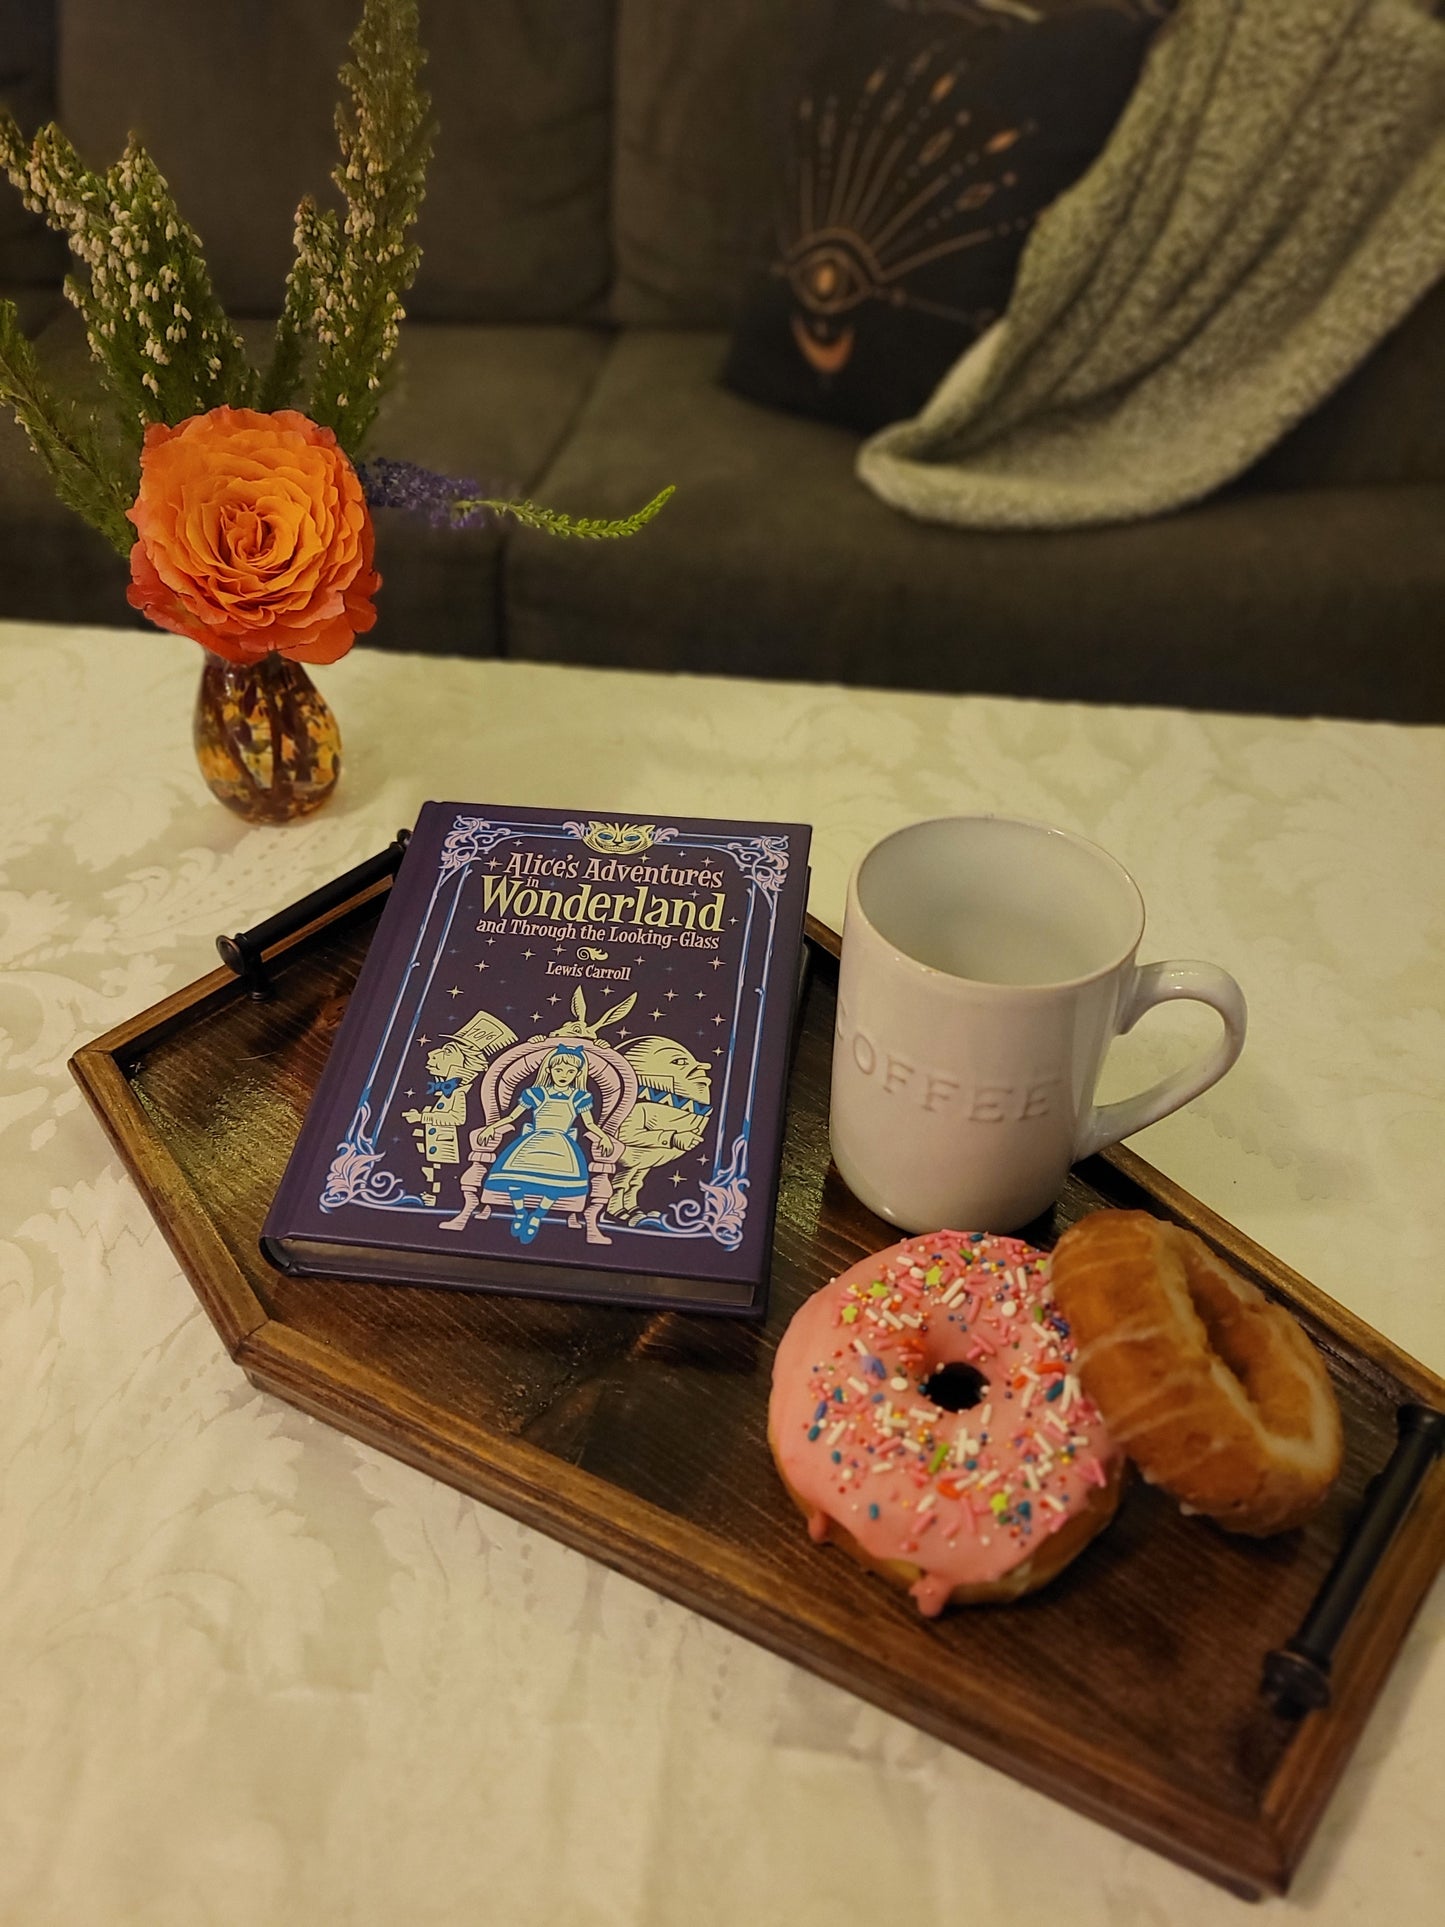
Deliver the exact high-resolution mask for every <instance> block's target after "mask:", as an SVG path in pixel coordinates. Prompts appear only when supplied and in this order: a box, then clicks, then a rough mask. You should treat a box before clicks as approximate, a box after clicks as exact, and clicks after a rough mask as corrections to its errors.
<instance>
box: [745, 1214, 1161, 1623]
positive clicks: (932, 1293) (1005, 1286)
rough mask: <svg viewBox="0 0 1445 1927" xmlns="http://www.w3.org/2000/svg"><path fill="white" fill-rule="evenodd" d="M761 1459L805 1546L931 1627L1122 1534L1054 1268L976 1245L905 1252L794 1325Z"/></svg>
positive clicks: (930, 1241)
mask: <svg viewBox="0 0 1445 1927" xmlns="http://www.w3.org/2000/svg"><path fill="white" fill-rule="evenodd" d="M768 1442H769V1444H770V1445H771V1447H772V1452H773V1458H774V1460H775V1461H776V1463H777V1467H778V1471H779V1473H780V1474H781V1476H782V1479H783V1483H784V1485H786V1487H787V1489H788V1492H789V1493H790V1495H791V1497H792V1499H793V1502H794V1504H795V1505H797V1506H798V1508H799V1510H800V1511H802V1512H803V1513H804V1514H805V1515H806V1517H807V1520H808V1530H809V1532H810V1534H811V1535H812V1537H813V1538H814V1539H815V1540H817V1541H819V1542H820V1543H821V1542H822V1541H823V1540H825V1539H832V1540H833V1541H834V1542H835V1543H837V1544H838V1545H840V1546H841V1547H843V1549H844V1550H845V1551H847V1552H849V1553H851V1554H852V1556H853V1557H854V1558H855V1559H857V1560H859V1561H860V1562H861V1563H862V1564H863V1565H865V1566H868V1567H870V1568H871V1569H872V1570H873V1571H875V1572H879V1573H881V1574H882V1575H883V1576H884V1577H885V1578H887V1579H889V1580H891V1581H892V1582H893V1583H894V1584H895V1585H899V1586H903V1587H906V1588H907V1590H908V1591H909V1592H911V1593H912V1595H913V1597H914V1599H915V1600H916V1601H917V1602H918V1607H919V1610H920V1611H921V1612H923V1613H924V1614H926V1615H927V1616H928V1617H930V1618H931V1617H932V1616H933V1615H934V1614H936V1613H939V1612H941V1611H942V1610H943V1608H944V1606H945V1605H948V1604H949V1603H950V1602H952V1603H954V1604H979V1603H982V1602H984V1601H988V1600H1007V1599H1017V1598H1018V1597H1019V1596H1020V1595H1021V1594H1023V1593H1026V1592H1032V1591H1034V1590H1035V1589H1036V1588H1037V1587H1039V1586H1042V1585H1044V1584H1046V1583H1047V1581H1048V1580H1050V1579H1052V1578H1053V1577H1054V1575H1055V1574H1056V1573H1057V1572H1060V1571H1062V1569H1063V1568H1064V1567H1065V1566H1066V1565H1067V1564H1068V1562H1069V1561H1070V1560H1071V1559H1072V1558H1073V1557H1074V1556H1075V1554H1076V1553H1079V1552H1082V1550H1083V1549H1084V1547H1085V1546H1086V1545H1087V1544H1088V1542H1089V1541H1090V1539H1092V1538H1093V1537H1094V1535H1095V1533H1096V1532H1098V1531H1099V1530H1100V1529H1101V1528H1102V1527H1103V1526H1105V1525H1107V1524H1108V1522H1109V1520H1110V1519H1111V1518H1112V1517H1113V1514H1114V1509H1115V1507H1116V1505H1117V1504H1118V1499H1119V1487H1120V1481H1121V1479H1122V1476H1123V1471H1124V1460H1123V1457H1122V1455H1121V1454H1120V1453H1119V1452H1118V1451H1117V1450H1116V1449H1115V1448H1114V1447H1113V1446H1112V1445H1111V1443H1110V1441H1109V1439H1108V1436H1107V1435H1106V1433H1105V1431H1104V1427H1103V1423H1102V1421H1101V1420H1100V1417H1099V1413H1098V1411H1097V1409H1096V1407H1095V1406H1094V1404H1093V1402H1092V1401H1091V1400H1090V1399H1089V1398H1088V1396H1087V1395H1086V1394H1085V1393H1084V1391H1083V1389H1082V1387H1081V1386H1080V1383H1079V1380H1078V1377H1077V1374H1076V1372H1075V1365H1074V1352H1073V1347H1072V1345H1071V1343H1070V1339H1069V1334H1068V1328H1067V1326H1066V1325H1065V1324H1064V1322H1063V1320H1062V1318H1061V1317H1060V1316H1059V1314H1058V1312H1057V1310H1056V1309H1055V1307H1054V1305H1053V1303H1052V1300H1051V1298H1050V1295H1049V1289H1048V1259H1047V1258H1046V1257H1045V1256H1044V1254H1043V1253H1042V1252H1039V1251H1035V1250H1033V1249H1032V1247H1031V1246H1029V1245H1026V1244H1024V1243H1022V1242H1021V1241H1020V1240H1019V1239H1017V1238H995V1237H989V1236H986V1235H985V1234H984V1233H982V1232H977V1231H975V1232H961V1231H937V1232H933V1233H931V1234H928V1235H925V1236H921V1237H917V1238H906V1239H905V1240H904V1241H903V1242H902V1243H901V1244H896V1245H890V1246H889V1248H888V1249H887V1250H886V1251H880V1252H878V1253H877V1254H876V1255H875V1256H874V1257H871V1258H865V1259H864V1260H863V1261H862V1263H861V1264H856V1265H854V1266H853V1267H852V1268H851V1270H848V1271H845V1272H844V1273H843V1274H842V1276H841V1277H838V1278H835V1279H834V1280H833V1282H832V1283H831V1284H829V1285H825V1286H824V1287H823V1289H822V1290H821V1291H818V1292H815V1293H814V1295H813V1296H812V1297H811V1298H810V1299H808V1301H807V1302H806V1303H805V1304H804V1305H802V1306H801V1307H800V1308H799V1310H798V1311H797V1312H796V1314H795V1315H794V1317H793V1320H792V1323H791V1324H790V1325H789V1326H788V1329H787V1330H786V1332H784V1334H783V1338H782V1342H781V1344H780V1345H779V1346H778V1353H777V1357H776V1359H775V1360H774V1363H773V1388H772V1397H771V1400H770V1402H769V1405H768Z"/></svg>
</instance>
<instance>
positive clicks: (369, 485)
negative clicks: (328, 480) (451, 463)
mask: <svg viewBox="0 0 1445 1927" xmlns="http://www.w3.org/2000/svg"><path fill="white" fill-rule="evenodd" d="M356 477H357V480H358V481H359V482H360V483H361V486H362V490H363V492H364V493H365V496H366V499H367V502H368V503H369V504H370V506H371V507H372V508H374V509H405V510H407V511H408V512H409V513H410V514H412V515H424V516H425V517H426V519H427V520H428V522H430V523H431V524H432V526H433V528H453V529H477V528H486V527H489V526H490V525H492V524H494V523H496V522H497V521H499V520H500V517H499V516H498V514H497V511H496V510H495V509H494V508H491V507H488V506H486V505H485V504H484V503H482V502H479V501H478V499H477V498H478V497H479V496H481V495H483V494H484V493H486V494H491V495H504V494H506V492H507V491H506V490H505V489H504V488H502V487H500V486H493V487H490V488H488V489H487V490H485V491H484V490H483V488H482V485H481V483H480V482H474V481H472V480H471V478H470V477H468V476H455V475H439V474H438V473H437V472H436V470H435V469H431V468H423V467H422V466H421V465H420V463H418V462H399V461H396V460H395V459H394V458H393V457H392V456H390V455H376V456H373V457H372V459H371V460H370V461H368V462H358V463H357V465H356ZM459 502H466V503H468V504H469V506H467V507H466V508H463V509H458V507H457V504H458V503H459Z"/></svg>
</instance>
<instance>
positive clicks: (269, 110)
mask: <svg viewBox="0 0 1445 1927" xmlns="http://www.w3.org/2000/svg"><path fill="white" fill-rule="evenodd" d="M10 4H20V0H10ZM360 14H361V0H305V4H304V5H286V4H282V0H263V4H253V5H245V6H243V5H239V4H231V5H227V6H223V7H217V6H198V5H196V4H195V0H126V4H125V5H124V6H117V5H116V4H115V0H64V4H63V8H62V12H61V42H60V57H59V82H60V85H59V92H60V109H61V115H60V117H61V121H62V124H63V125H64V127H65V129H66V131H67V133H69V135H70V136H71V138H72V139H73V140H74V141H75V143H76V145H77V146H78V147H79V148H80V151H81V153H82V154H83V155H84V156H85V158H86V159H87V160H88V161H89V162H90V163H91V165H92V166H102V165H108V164H109V163H110V162H111V161H112V160H114V159H115V157H116V155H117V154H118V153H119V152H120V149H121V146H122V144H123V143H124V140H125V136H126V132H127V130H128V129H129V128H134V129H135V130H136V131H137V132H138V133H139V134H140V135H141V136H142V138H143V139H144V140H145V141H146V143H147V145H148V146H149V147H150V149H151V151H152V153H153V154H154V156H155V159H156V162H157V164H158V165H159V167H160V168H161V171H162V172H163V173H164V174H165V175H166V176H167V178H168V179H169V181H170V183H171V186H172V188H173V189H174V190H175V194H176V198H177V200H178V202H179V204H180V206H181V209H182V211H183V212H184V214H185V215H186V217H187V219H188V220H189V221H190V222H191V225H192V226H193V227H194V228H195V229H196V230H197V232H198V233H199V234H200V236H201V239H202V241H203V243H204V244H205V248H206V253H207V258H208V260H209V261H210V264H211V269H212V273H213V275H214V277H215V280H216V284H217V286H218V288H219V289H220V291H221V295H222V298H223V299H224V300H225V301H226V302H227V303H228V304H230V305H231V306H232V307H233V309H234V310H235V311H236V312H239V313H249V314H268V313H274V312H275V310H276V307H277V305H278V304H279V301H280V298H281V289H282V285H283V283H284V280H285V277H286V271H287V268H288V267H289V265H290V262H291V228H292V217H293V215H294V213H295V209H296V203H297V202H298V200H300V198H301V196H302V195H303V194H307V193H310V194H314V195H315V196H316V197H317V198H318V199H327V198H333V190H332V188H331V184H330V175H331V169H332V167H333V166H334V165H335V162H336V144H335V136H334V134H333V132H332V111H333V108H334V105H335V103H336V100H337V98H338V89H337V80H336V74H337V68H338V67H339V65H340V63H341V61H342V59H343V57H344V56H345V52H346V42H347V38H348V36H349V35H350V33H351V32H352V30H353V28H354V27H355V24H356V22H357V20H358V19H359V17H360ZM422 34H423V38H424V41H425V44H426V46H427V49H428V52H429V55H430V58H429V60H428V63H427V66H426V68H425V70H424V76H423V78H424V84H425V86H426V87H427V89H428V91H429V92H430V94H431V96H432V102H433V107H434V111H435V114H436V117H437V120H438V122H439V125H440V130H441V131H440V136H439V139H438V143H437V150H436V154H435V157H434V159H433V162H432V170H431V175H430V186H429V192H428V195H427V200H426V204H425V207H424V208H423V211H422V217H421V223H420V230H419V232H420V237H421V242H422V249H423V253H422V267H421V273H420V276H419V278H418V281H417V285H416V288H415V290H414V291H413V294H412V298H411V300H410V302H409V304H408V305H409V307H410V309H411V312H412V313H413V314H414V315H416V316H418V317H422V318H430V319H433V320H467V321H512V320H536V319H542V320H559V319H564V318H571V317H573V316H576V315H579V314H581V313H583V312H585V311H587V310H589V309H592V308H599V307H600V305H601V303H602V301H603V298H604V296H605V292H606V288H607V284H608V279H609V276H610V271H611V262H610V253H609V243H608V234H607V166H608V154H609V149H610V140H611V122H610V115H609V98H610V92H611V84H612V7H611V4H610V0H428V4H426V5H425V6H424V7H423V8H422Z"/></svg>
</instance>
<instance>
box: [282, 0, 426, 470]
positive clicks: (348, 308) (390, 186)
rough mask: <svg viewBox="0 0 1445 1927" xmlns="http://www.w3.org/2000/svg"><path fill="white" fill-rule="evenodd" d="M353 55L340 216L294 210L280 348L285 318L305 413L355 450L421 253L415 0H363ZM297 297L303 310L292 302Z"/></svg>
mask: <svg viewBox="0 0 1445 1927" xmlns="http://www.w3.org/2000/svg"><path fill="white" fill-rule="evenodd" d="M351 56H352V57H351V59H350V60H349V61H348V62H347V64H346V65H345V66H344V67H343V68H342V70H341V79H342V83H343V85H344V86H345V88H346V91H347V94H348V95H349V101H347V102H344V103H343V104H342V105H341V106H339V107H338V108H337V110H336V134H337V140H338V142H339V144H340V148H341V162H340V165H339V166H338V167H337V168H336V170H335V172H334V174H333V175H332V179H333V180H334V181H335V183H336V185H337V187H338V188H339V189H340V191H341V195H342V198H343V200H344V202H345V214H344V218H340V219H339V218H338V216H337V214H336V213H335V212H334V211H332V210H330V209H327V210H325V211H323V210H321V209H318V208H317V207H315V206H314V205H313V204H312V203H310V202H303V203H302V205H301V207H300V209H299V210H298V212H297V217H296V266H295V268H294V269H293V270H292V276H291V280H290V282H288V284H287V313H286V314H283V316H282V322H281V330H280V331H278V355H279V354H280V352H281V347H282V343H281V335H282V333H284V331H285V330H286V329H287V328H288V325H289V327H290V328H291V329H292V330H294V332H295V334H296V336H297V337H298V338H299V337H300V336H301V335H302V334H303V332H309V334H310V336H311V339H312V340H313V341H314V342H315V344H316V365H315V369H314V371H313V374H312V380H311V405H310V409H309V413H310V414H311V416H312V419H313V420H315V421H318V422H320V423H322V424H323V425H324V426H326V427H329V428H332V429H334V430H335V431H336V438H337V440H338V441H339V442H340V443H341V445H342V447H343V448H344V449H346V450H347V451H348V453H350V454H352V455H353V456H354V455H355V454H357V453H358V452H359V450H360V447H361V444H362V442H363V440H364V439H365V436H366V432H367V430H368V429H369V428H370V426H371V424H372V422H373V420H374V419H375V417H376V411H377V408H378V406H379V405H380V401H381V391H382V388H383V385H384V383H385V380H386V374H387V370H388V368H389V367H390V365H391V360H392V357H393V355H394V354H395V353H396V345H397V339H398V335H399V332H400V326H401V322H402V320H403V318H404V317H405V313H406V310H405V308H404V307H403V306H402V296H403V295H404V294H405V292H406V290H407V289H408V288H409V287H410V286H411V284H412V282H413V280H415V278H416V271H417V266H418V263H419V262H420V259H421V251H420V249H419V248H418V247H417V246H416V244H415V242H414V241H413V240H412V238H411V235H412V229H413V227H414V225H415V223H416V217H417V213H418V211H419V209H420V207H421V202H422V196H423V194H424V192H425V188H426V168H427V161H428V159H429V158H430V155H431V143H432V131H433V130H432V124H431V121H430V118H429V106H430V103H429V102H428V100H427V97H426V95H425V94H424V93H423V92H422V91H421V87H420V85H419V82H418V76H419V74H420V72H421V66H422V60H423V57H424V56H423V54H422V51H421V46H420V44H419V41H418V38H417V10H416V5H415V0H366V6H365V9H364V11H363V13H362V17H361V24H360V26H358V28H357V30H356V32H355V34H354V35H353V36H352V40H351ZM293 296H294V300H293ZM306 301H309V303H310V315H309V317H305V316H303V314H302V313H301V311H300V310H301V304H302V303H303V302H306ZM308 319H309V328H308V327H307V321H308Z"/></svg>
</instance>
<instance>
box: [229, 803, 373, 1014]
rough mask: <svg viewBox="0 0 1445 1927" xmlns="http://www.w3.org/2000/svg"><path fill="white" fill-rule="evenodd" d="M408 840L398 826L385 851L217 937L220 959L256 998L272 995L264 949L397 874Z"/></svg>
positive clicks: (261, 998)
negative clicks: (248, 926) (252, 923)
mask: <svg viewBox="0 0 1445 1927" xmlns="http://www.w3.org/2000/svg"><path fill="white" fill-rule="evenodd" d="M410 839H411V831H410V830H398V831H397V833H396V836H395V839H394V840H393V841H392V842H390V843H388V844H387V846H386V848H385V849H384V850H378V851H377V853H376V855H375V856H369V857H367V859H366V861H365V862H364V863H358V864H357V865H356V867H355V869H352V870H347V871H346V872H345V873H344V875H342V876H339V877H334V878H333V879H332V881H331V882H330V883H323V884H322V885H321V887H320V889H319V890H312V891H311V892H310V894H309V895H307V896H304V897H298V898H297V899H296V901H295V903H292V904H288V905H287V907H286V908H285V909H284V910H278V911H277V912H276V914H275V916H273V917H267V918H266V919H265V921H264V922H262V923H258V924H256V925H255V926H254V927H253V928H252V929H250V930H240V931H238V932H237V933H236V935H235V936H234V937H217V939H216V949H217V950H218V951H219V952H220V957H221V961H222V963H224V964H225V965H227V967H228V968H229V969H231V970H234V971H235V973H236V975H237V976H238V977H239V978H240V979H241V981H242V983H243V984H244V985H245V986H246V988H247V990H248V991H249V992H250V994H251V996H252V997H253V998H254V999H255V1000H256V1002H257V1003H261V1002H263V1001H264V1000H265V999H266V998H268V997H270V996H272V995H273V994H274V991H273V986H272V983H271V980H270V978H269V977H268V976H267V974H266V965H265V960H264V955H263V953H264V952H265V951H267V950H269V949H270V948H271V947H272V945H273V944H278V943H281V942H283V941H284V940H285V939H286V938H287V937H291V936H294V935H295V934H296V932H297V931H298V930H303V929H305V927H306V925H307V924H308V923H314V922H315V921H316V919H317V918H318V917H324V916H326V915H327V913H328V912H329V911H332V910H337V909H339V908H340V907H341V905H342V904H343V903H346V902H348V901H349V899H350V898H352V897H354V896H358V895H360V893H361V892H362V891H363V890H366V889H369V888H370V887H371V885H372V884H373V883H380V882H381V880H382V878H383V877H390V876H395V875H396V872H397V868H398V866H399V865H400V863H401V859H402V857H403V856H404V855H405V854H406V846H407V844H408V842H409V841H410Z"/></svg>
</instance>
